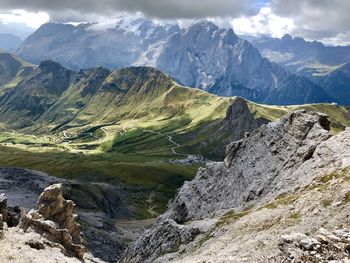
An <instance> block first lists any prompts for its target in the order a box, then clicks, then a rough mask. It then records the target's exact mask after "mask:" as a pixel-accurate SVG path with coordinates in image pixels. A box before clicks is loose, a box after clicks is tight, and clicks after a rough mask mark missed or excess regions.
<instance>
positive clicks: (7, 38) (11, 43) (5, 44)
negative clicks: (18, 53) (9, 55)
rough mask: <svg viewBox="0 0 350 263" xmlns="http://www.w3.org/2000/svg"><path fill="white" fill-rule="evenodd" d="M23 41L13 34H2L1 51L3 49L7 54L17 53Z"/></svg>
mask: <svg viewBox="0 0 350 263" xmlns="http://www.w3.org/2000/svg"><path fill="white" fill-rule="evenodd" d="M21 43H22V39H20V38H19V37H18V36H15V35H12V34H0V49H3V50H5V51H7V52H13V51H15V50H16V49H17V48H18V47H19V46H20V44H21Z"/></svg>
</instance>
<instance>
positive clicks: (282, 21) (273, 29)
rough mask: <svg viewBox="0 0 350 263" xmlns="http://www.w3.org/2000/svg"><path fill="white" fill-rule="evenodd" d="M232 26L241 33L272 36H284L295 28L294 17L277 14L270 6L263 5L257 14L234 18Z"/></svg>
mask: <svg viewBox="0 0 350 263" xmlns="http://www.w3.org/2000/svg"><path fill="white" fill-rule="evenodd" d="M232 26H233V28H234V30H235V32H236V33H237V34H240V35H252V36H260V35H270V36H272V37H282V36H283V35H284V34H286V33H291V32H293V30H294V29H295V25H294V21H293V19H291V18H285V17H281V16H278V15H275V14H274V13H273V12H272V10H271V8H270V7H269V6H264V7H262V8H261V9H260V11H259V13H258V14H256V15H253V16H242V17H239V18H235V19H233V20H232Z"/></svg>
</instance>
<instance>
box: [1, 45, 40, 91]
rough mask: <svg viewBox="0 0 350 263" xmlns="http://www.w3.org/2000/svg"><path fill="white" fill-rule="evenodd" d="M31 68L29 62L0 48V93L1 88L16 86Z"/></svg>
mask: <svg viewBox="0 0 350 263" xmlns="http://www.w3.org/2000/svg"><path fill="white" fill-rule="evenodd" d="M33 68H34V66H33V65H31V64H30V63H28V62H26V61H24V60H22V59H20V58H19V57H17V56H15V55H12V54H10V53H6V52H4V51H1V50H0V76H1V78H0V94H1V93H2V92H3V90H5V89H7V88H9V87H12V86H16V85H17V84H18V83H19V82H20V81H21V80H22V79H23V78H24V77H26V76H27V75H29V74H30V73H31V72H32V70H33Z"/></svg>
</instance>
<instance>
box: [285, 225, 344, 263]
mask: <svg viewBox="0 0 350 263" xmlns="http://www.w3.org/2000/svg"><path fill="white" fill-rule="evenodd" d="M279 247H280V250H281V251H282V252H283V253H284V254H285V258H287V260H288V262H305V263H307V262H327V261H328V262H330V261H332V262H350V260H349V256H350V231H349V230H344V229H338V230H335V231H333V232H331V231H329V230H327V229H324V228H320V229H319V230H318V231H317V232H316V233H315V236H309V235H306V234H303V233H292V234H289V235H283V236H282V237H281V240H280V243H279Z"/></svg>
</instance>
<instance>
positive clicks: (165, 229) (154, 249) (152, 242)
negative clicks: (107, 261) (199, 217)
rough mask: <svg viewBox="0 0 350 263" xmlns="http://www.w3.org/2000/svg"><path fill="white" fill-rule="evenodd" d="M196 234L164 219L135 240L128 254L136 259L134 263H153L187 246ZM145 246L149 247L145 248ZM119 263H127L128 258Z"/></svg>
mask: <svg viewBox="0 0 350 263" xmlns="http://www.w3.org/2000/svg"><path fill="white" fill-rule="evenodd" d="M198 233H199V230H198V229H196V228H192V227H189V226H185V225H178V224H176V222H175V221H174V220H172V219H166V220H164V221H161V222H160V223H159V224H156V226H155V228H154V229H153V230H152V231H149V232H147V233H146V234H145V235H144V236H143V237H142V238H140V239H139V240H137V241H136V242H135V245H134V249H133V250H132V251H131V250H130V251H129V253H132V257H133V256H135V257H136V258H138V259H137V260H136V262H143V261H142V260H143V259H148V261H149V262H153V261H154V260H155V259H156V258H157V257H158V256H159V255H163V254H167V253H172V252H176V251H177V250H178V248H179V246H180V245H181V244H188V243H189V242H191V241H192V240H193V239H194V237H196V236H197V235H198ZM145 244H149V246H146V247H145ZM120 262H121V263H128V262H129V258H124V259H121V260H120Z"/></svg>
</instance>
